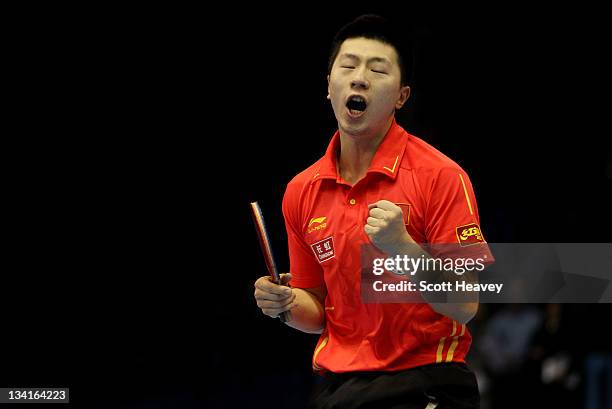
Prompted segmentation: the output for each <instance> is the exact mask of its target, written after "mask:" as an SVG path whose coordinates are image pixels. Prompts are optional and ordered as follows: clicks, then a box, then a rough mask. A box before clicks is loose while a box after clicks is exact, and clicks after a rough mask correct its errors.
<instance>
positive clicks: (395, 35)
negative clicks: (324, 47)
mask: <svg viewBox="0 0 612 409" xmlns="http://www.w3.org/2000/svg"><path fill="white" fill-rule="evenodd" d="M411 36H412V33H411V32H410V31H409V30H406V33H404V34H402V33H400V32H399V30H398V29H397V28H396V26H395V25H393V24H392V23H391V22H390V21H389V20H387V19H386V18H384V17H381V16H379V15H375V14H364V15H362V16H359V17H357V18H356V19H354V20H353V21H351V22H350V23H348V24H346V25H345V26H343V27H342V28H341V29H340V30H339V31H338V32H337V33H336V35H335V36H334V39H333V41H332V46H331V52H330V55H329V63H328V66H327V73H328V74H330V73H331V69H332V66H333V65H334V61H336V57H337V56H338V52H339V51H340V46H341V45H342V43H343V42H344V41H345V40H347V39H349V38H357V37H364V38H369V39H371V40H378V41H381V42H383V43H385V44H388V45H390V46H392V47H393V48H394V49H395V51H396V53H397V58H398V63H399V68H400V72H401V78H400V83H401V85H402V86H404V85H406V84H408V82H409V81H410V77H411V74H412V68H413V67H412V66H413V51H412V41H411Z"/></svg>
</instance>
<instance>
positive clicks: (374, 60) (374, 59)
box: [340, 53, 391, 64]
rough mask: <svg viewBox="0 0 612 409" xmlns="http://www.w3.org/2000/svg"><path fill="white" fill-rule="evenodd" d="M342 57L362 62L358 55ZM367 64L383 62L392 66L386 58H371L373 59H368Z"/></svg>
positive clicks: (343, 55)
mask: <svg viewBox="0 0 612 409" xmlns="http://www.w3.org/2000/svg"><path fill="white" fill-rule="evenodd" d="M340 57H346V58H351V59H353V60H361V57H359V56H358V55H355V54H350V53H344V54H342V55H340ZM367 62H368V63H371V62H382V63H387V64H391V61H389V60H388V59H387V58H384V57H371V58H368V60H367Z"/></svg>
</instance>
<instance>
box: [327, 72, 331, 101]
mask: <svg viewBox="0 0 612 409" xmlns="http://www.w3.org/2000/svg"><path fill="white" fill-rule="evenodd" d="M327 99H331V97H330V96H329V74H327Z"/></svg>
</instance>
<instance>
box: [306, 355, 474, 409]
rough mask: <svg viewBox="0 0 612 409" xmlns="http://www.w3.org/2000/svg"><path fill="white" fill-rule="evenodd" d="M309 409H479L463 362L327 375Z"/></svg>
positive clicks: (472, 384)
mask: <svg viewBox="0 0 612 409" xmlns="http://www.w3.org/2000/svg"><path fill="white" fill-rule="evenodd" d="M323 378H324V379H323V380H322V382H321V384H320V385H318V386H317V387H316V388H315V390H314V392H313V394H312V397H311V401H310V404H309V406H308V407H309V408H310V409H357V408H359V409H368V408H371V409H412V408H415V409H416V408H418V409H425V408H427V409H432V408H435V409H467V408H469V409H472V408H479V407H480V394H479V393H478V384H477V383H476V377H475V376H474V373H473V372H472V371H471V370H470V369H469V368H468V367H467V365H465V364H463V363H456V362H450V363H441V364H432V365H426V366H420V367H417V368H412V369H407V370H405V371H400V372H351V373H346V374H334V373H327V374H325V376H324V377H323Z"/></svg>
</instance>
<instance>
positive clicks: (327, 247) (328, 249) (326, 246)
mask: <svg viewBox="0 0 612 409" xmlns="http://www.w3.org/2000/svg"><path fill="white" fill-rule="evenodd" d="M310 247H312V251H313V252H314V254H315V257H316V258H317V260H319V263H323V262H324V261H327V260H329V259H330V258H334V257H335V255H336V253H335V252H334V239H333V238H332V236H329V237H327V238H324V239H323V240H319V241H317V242H316V243H313V244H311V245H310Z"/></svg>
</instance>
